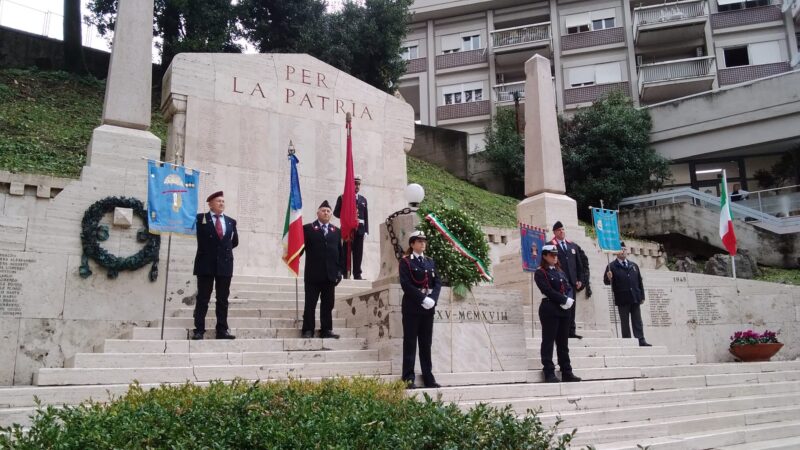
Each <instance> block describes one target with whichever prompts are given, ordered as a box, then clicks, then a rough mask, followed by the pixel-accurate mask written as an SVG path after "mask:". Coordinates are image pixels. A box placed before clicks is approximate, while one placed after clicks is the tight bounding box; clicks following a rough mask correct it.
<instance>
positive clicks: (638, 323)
mask: <svg viewBox="0 0 800 450" xmlns="http://www.w3.org/2000/svg"><path fill="white" fill-rule="evenodd" d="M617 310H618V311H619V320H620V323H621V325H622V337H624V338H629V337H631V323H633V336H634V337H635V338H637V339H639V340H640V341H643V340H644V325H642V309H641V305H640V304H639V303H628V304H627V305H617ZM629 317H630V319H629Z"/></svg>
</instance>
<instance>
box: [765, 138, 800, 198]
mask: <svg viewBox="0 0 800 450" xmlns="http://www.w3.org/2000/svg"><path fill="white" fill-rule="evenodd" d="M753 178H755V179H756V181H758V185H759V187H760V188H761V189H771V188H777V187H782V186H787V185H795V184H800V145H796V146H794V147H793V148H792V149H790V150H788V151H787V152H786V153H784V154H783V155H781V159H780V160H779V161H778V162H776V163H775V164H774V165H773V166H772V167H771V168H770V170H765V169H759V170H757V171H756V173H754V174H753Z"/></svg>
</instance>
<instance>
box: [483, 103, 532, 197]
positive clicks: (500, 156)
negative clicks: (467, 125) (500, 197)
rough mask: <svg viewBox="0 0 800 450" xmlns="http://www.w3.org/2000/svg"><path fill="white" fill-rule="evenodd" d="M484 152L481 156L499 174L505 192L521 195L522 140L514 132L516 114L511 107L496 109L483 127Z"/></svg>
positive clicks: (523, 162)
mask: <svg viewBox="0 0 800 450" xmlns="http://www.w3.org/2000/svg"><path fill="white" fill-rule="evenodd" d="M484 142H486V151H485V152H483V154H482V156H483V157H484V158H486V160H487V161H489V162H490V163H491V164H492V168H493V169H494V171H495V173H496V174H498V175H500V176H501V177H503V181H504V182H505V191H506V193H507V194H508V195H511V196H514V197H517V198H522V197H523V194H524V192H523V189H524V185H525V143H524V141H523V138H522V136H520V135H519V133H517V115H516V112H515V111H514V110H513V109H510V108H498V109H497V114H495V116H494V119H493V120H492V123H491V124H490V125H489V126H488V127H486V138H485V139H484Z"/></svg>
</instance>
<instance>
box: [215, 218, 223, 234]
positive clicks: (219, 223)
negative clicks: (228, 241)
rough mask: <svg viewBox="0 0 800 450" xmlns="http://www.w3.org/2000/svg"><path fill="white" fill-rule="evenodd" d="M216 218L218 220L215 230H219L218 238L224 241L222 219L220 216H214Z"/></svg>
mask: <svg viewBox="0 0 800 450" xmlns="http://www.w3.org/2000/svg"><path fill="white" fill-rule="evenodd" d="M214 217H216V218H217V220H216V222H215V223H214V228H216V229H217V236H219V238H220V239H222V236H223V233H222V218H221V217H220V216H219V214H214Z"/></svg>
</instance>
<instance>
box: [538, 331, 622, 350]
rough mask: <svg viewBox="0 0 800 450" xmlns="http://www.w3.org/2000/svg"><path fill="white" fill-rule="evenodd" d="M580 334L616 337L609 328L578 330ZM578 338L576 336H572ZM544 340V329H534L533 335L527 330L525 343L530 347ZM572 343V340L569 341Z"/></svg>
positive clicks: (592, 336)
mask: <svg viewBox="0 0 800 450" xmlns="http://www.w3.org/2000/svg"><path fill="white" fill-rule="evenodd" d="M578 334H580V335H581V336H583V337H584V338H613V339H616V336H614V333H612V332H611V331H608V330H578ZM570 339H576V338H570ZM541 340H542V330H541V329H538V328H537V329H535V330H534V331H533V336H531V331H530V330H528V331H527V332H526V338H525V343H526V344H527V345H528V346H529V347H530V346H532V345H535V346H537V347H538V346H539V342H541ZM569 342H570V344H572V342H573V341H572V340H570V341H569Z"/></svg>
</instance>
